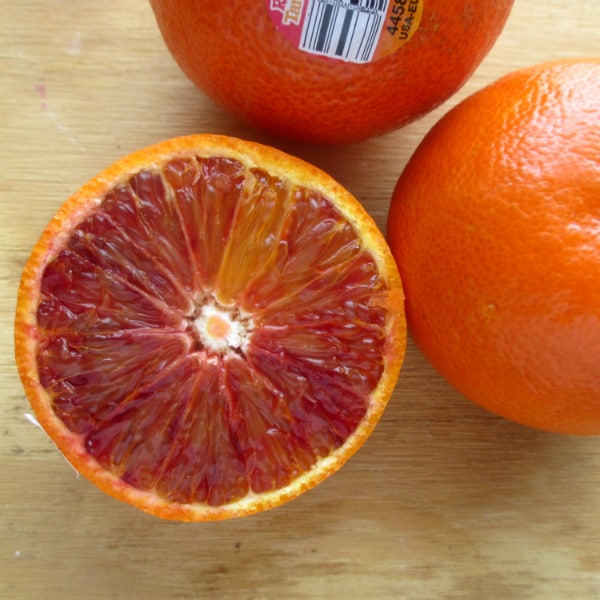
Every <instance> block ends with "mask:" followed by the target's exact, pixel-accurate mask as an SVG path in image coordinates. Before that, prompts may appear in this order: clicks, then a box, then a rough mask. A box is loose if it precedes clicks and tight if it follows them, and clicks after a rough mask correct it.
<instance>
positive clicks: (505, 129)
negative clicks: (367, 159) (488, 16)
mask: <svg viewBox="0 0 600 600" xmlns="http://www.w3.org/2000/svg"><path fill="white" fill-rule="evenodd" d="M388 240H389V242H390V245H391V248H392V252H393V254H394V255H395V257H396V259H397V261H398V263H399V267H400V273H401V277H402V280H403V282H404V286H405V292H406V295H407V312H408V316H407V319H408V323H409V330H410V331H411V333H412V336H413V337H414V339H415V340H416V342H417V344H418V345H419V347H420V348H421V350H422V351H423V353H424V354H425V355H426V356H427V357H428V358H429V360H430V361H431V362H432V364H433V365H434V366H435V367H436V368H437V369H438V370H439V371H440V372H441V373H442V375H444V376H445V377H446V378H447V379H448V380H449V381H450V383H451V384H453V385H454V386H455V387H456V388H457V389H458V390H459V391H461V392H462V393H463V394H464V395H465V396H467V397H468V398H470V399H471V400H473V401H474V402H476V403H478V404H480V405H482V406H484V407H485V408H487V409H489V410H491V411H493V412H495V413H497V414H499V415H502V416H504V417H507V418H509V419H512V420H514V421H517V422H519V423H522V424H525V425H529V426H532V427H536V428H539V429H544V430H548V431H553V432H561V433H572V434H600V59H599V58H592V59H589V60H588V59H581V60H563V61H555V62H551V63H546V64H543V65H538V66H534V67H532V68H529V69H525V70H521V71H518V72H515V73H513V74H509V75H508V76H506V77H504V78H502V79H501V80H499V81H498V82H496V83H495V84H493V85H491V86H490V87H488V88H486V89H484V90H482V91H480V92H478V93H477V94H475V95H473V96H472V97H470V98H468V99H467V100H466V101H464V102H463V103H462V104H460V105H459V106H458V107H457V108H456V109H455V110H452V111H451V112H450V113H448V114H447V115H446V116H445V117H444V118H442V120H441V121H440V122H439V123H438V124H437V125H436V126H435V127H434V128H433V129H432V130H431V132H430V133H429V134H428V136H426V138H425V139H424V141H423V142H422V145H421V146H420V147H419V148H418V149H417V151H416V152H415V154H414V155H413V157H412V158H411V160H410V161H409V164H408V165H407V167H406V169H405V171H404V172H403V174H402V175H401V177H400V179H399V181H398V183H397V187H396V189H395V191H394V195H393V200H392V204H391V209H390V214H389V223H388Z"/></svg>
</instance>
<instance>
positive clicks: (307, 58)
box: [150, 0, 513, 143]
mask: <svg viewBox="0 0 600 600" xmlns="http://www.w3.org/2000/svg"><path fill="white" fill-rule="evenodd" d="M150 4H151V6H152V8H153V10H154V14H155V16H156V20H157V23H158V26H159V28H160V31H161V32H162V35H163V37H164V40H165V42H166V44H167V47H168V48H169V50H170V52H171V53H172V55H173V57H174V58H175V60H176V61H177V63H178V64H179V66H180V67H181V68H182V70H183V71H184V72H185V73H186V74H187V76H188V77H189V78H190V79H191V80H192V81H193V82H194V83H195V84H196V85H197V86H198V87H199V88H200V89H202V90H203V91H204V92H205V93H206V94H207V95H208V96H210V97H211V98H213V99H214V100H215V101H216V102H217V103H219V104H220V105H222V106H223V107H224V108H225V109H226V110H228V111H229V112H231V113H233V114H234V115H236V116H237V117H238V118H240V119H241V120H243V121H245V122H247V123H249V124H251V125H253V126H255V127H257V128H261V129H263V130H266V131H269V132H271V133H274V134H277V135H281V136H285V137H289V138H295V139H298V140H303V141H309V142H326V143H340V142H350V141H356V140H362V139H365V138H367V137H370V136H373V135H377V134H382V133H384V132H386V131H389V130H392V129H394V128H397V127H399V126H401V125H404V124H406V123H408V122H409V121H411V120H413V119H415V118H417V117H419V116H420V115H423V114H424V113H426V112H428V111H430V110H431V109H433V108H434V107H435V106H437V105H439V104H440V103H441V102H443V101H444V100H446V99H447V98H448V97H449V96H450V95H451V94H453V93H454V92H455V91H456V90H457V89H458V88H459V87H460V86H462V84H463V83H464V82H465V81H466V80H467V79H468V77H469V76H470V75H471V74H472V72H473V71H474V69H475V67H476V66H477V65H478V64H479V63H480V62H481V60H482V59H483V58H484V56H485V55H486V54H487V53H488V51H489V50H490V48H491V47H492V44H493V43H494V42H495V40H496V39H497V37H498V35H499V34H500V32H501V31H502V28H503V26H504V24H505V22H506V19H507V18H508V15H509V13H510V9H511V7H512V4H513V0H378V1H377V2H370V3H368V4H369V6H366V4H367V3H366V2H355V1H350V0H336V1H333V0H254V1H253V2H248V1H247V0H227V1H226V2H225V1H223V0H218V1H216V0H178V1H177V2H171V1H170V0H150Z"/></svg>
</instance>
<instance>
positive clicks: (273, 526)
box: [0, 0, 600, 600]
mask: <svg viewBox="0 0 600 600" xmlns="http://www.w3.org/2000/svg"><path fill="white" fill-rule="evenodd" d="M255 1H259V0H255ZM0 14H1V15H2V17H1V20H0V21H1V22H0V32H1V38H0V48H1V49H0V66H1V76H0V131H1V133H2V143H1V144H0V160H1V167H2V170H1V172H2V177H1V180H0V190H1V202H0V227H1V228H2V233H1V235H0V253H1V261H0V265H1V267H0V268H1V271H0V282H1V285H0V302H1V303H2V311H1V313H0V319H1V320H0V327H1V331H2V339H3V340H4V346H5V351H4V352H3V353H2V355H1V358H0V388H1V389H2V390H3V400H2V403H1V405H0V478H1V479H0V527H1V532H2V534H1V536H0V598H2V599H7V600H8V599H10V600H12V599H17V600H21V599H22V600H30V599H37V598H41V599H45V600H54V599H57V600H64V599H69V598H86V599H87V600H91V599H96V598H98V599H121V598H122V599H137V598H145V599H148V600H152V599H155V598H156V599H158V598H161V599H164V598H178V599H179V598H184V599H187V598H190V599H192V598H194V599H198V598H226V599H229V598H233V599H237V598H239V599H265V598H274V599H281V598H285V599H305V598H335V599H337V598H361V599H362V598H406V599H414V600H429V599H456V600H463V599H476V600H479V599H481V600H488V599H493V600H497V599H505V598H506V599H507V600H508V599H510V600H518V599H531V600H547V599H573V600H581V599H589V600H594V599H598V598H600V439H599V438H576V437H567V436H557V435H551V434H547V433H541V432H536V431H533V430H530V429H527V428H524V427H520V426H518V425H515V424H512V423H509V422H507V421H504V420H502V419H500V418H498V417H495V416H493V415H490V414H488V413H486V412H485V411H483V410H482V409H480V408H478V407H476V406H474V405H472V404H471V403H469V402H468V401H467V400H465V399H464V398H462V397H461V396H460V395H459V394H457V393H456V392H454V391H453V390H452V389H451V388H450V387H449V386H448V385H447V384H446V383H445V382H444V381H443V380H442V379H441V378H440V377H439V376H438V375H437V374H436V373H435V372H434V371H433V370H432V369H431V368H430V367H429V365H428V364H427V362H426V361H425V360H424V359H423V357H422V356H421V355H420V354H419V352H418V350H417V349H416V348H415V347H414V345H412V344H410V345H409V349H408V356H407V360H406V363H405V367H404V370H403V373H402V377H401V379H400V382H399V384H398V387H397V389H396V391H395V394H394V397H393V400H392V402H391V404H390V405H389V408H388V410H387V411H386V413H385V415H384V417H383V420H382V422H381V423H380V426H379V427H378V428H377V430H376V432H375V434H374V435H373V436H372V438H371V439H370V440H369V442H368V443H367V444H366V445H365V446H364V448H363V449H362V450H361V451H360V452H359V453H358V454H357V455H356V456H355V457H354V458H353V459H352V460H351V461H350V463H349V464H348V465H347V466H346V467H344V468H343V469H342V470H341V471H340V472H339V473H338V474H336V476H334V477H333V478H331V479H329V480H328V481H326V482H325V483H324V484H322V485H321V486H319V487H318V488H316V489H315V490H313V491H311V492H309V493H308V494H306V495H304V496H303V497H301V498H299V499H297V500H295V501H294V502H291V503H289V504H288V505H286V506H283V507H281V508H279V509H276V510H273V511H270V512H268V513H265V514H262V515H258V516H256V517H251V518H248V519H245V520H237V521H230V522H223V523H212V524H196V525H183V524H177V523H169V522H163V521H160V520H158V519H155V518H153V517H150V516H146V515H144V514H142V513H140V512H138V511H136V510H135V509H133V508H131V507H129V506H127V505H124V504H121V503H119V502H117V501H115V500H112V499H111V498H109V497H107V496H105V495H104V494H103V493H101V492H100V491H98V490H97V489H96V488H95V487H94V486H93V485H91V484H89V483H88V482H87V481H85V480H83V479H80V478H78V477H77V476H76V474H75V473H74V471H73V470H72V469H71V468H70V466H69V465H68V464H67V463H66V462H65V460H64V459H63V458H62V457H61V456H60V454H59V453H58V452H57V450H56V449H55V448H54V447H53V445H52V444H51V443H50V442H49V440H48V439H46V437H45V436H44V434H43V433H42V432H41V430H39V429H38V428H36V427H35V426H34V425H32V424H31V423H30V422H29V421H28V420H27V418H26V415H27V413H28V412H29V407H28V404H27V401H26V399H25V397H24V394H23V391H22V388H21V385H20V382H19V380H18V376H17V374H16V370H15V367H14V359H13V346H12V320H13V314H14V308H15V295H16V289H17V285H18V281H19V277H20V273H21V269H22V267H23V264H24V262H25V260H26V258H27V256H28V254H29V251H30V249H31V248H32V246H33V244H34V242H35V241H36V239H37V237H38V235H39V234H40V232H41V230H42V228H43V227H44V225H45V224H46V222H47V221H48V220H49V219H50V217H51V216H52V215H53V214H54V212H55V211H56V209H57V208H58V207H59V205H60V204H61V203H62V201H63V200H64V199H66V198H67V196H69V195H70V194H71V193H72V192H73V191H75V190H76V189H77V188H78V187H79V186H80V185H81V184H82V183H84V182H85V181H87V180H88V179H89V178H90V177H91V176H93V175H95V174H96V173H97V172H98V171H99V170H100V169H102V168H103V167H105V166H107V165H108V164H110V163H111V162H113V161H114V160H115V159H117V158H118V157H120V156H122V155H124V154H126V153H128V152H130V151H132V150H134V149H137V148H139V147H142V146H145V145H148V144H150V143H153V142H156V141H158V140H160V139H163V138H168V137H172V136H175V135H180V134H186V133H192V132H200V131H212V132H220V133H226V134H231V135H237V136H241V137H247V138H252V139H256V140H259V141H263V142H268V143H274V144H276V145H279V146H280V147H282V148H283V149H284V150H287V151H289V152H291V153H294V154H297V155H299V156H302V157H303V158H305V159H307V160H309V161H311V162H313V163H315V164H317V165H318V166H320V167H321V168H323V169H325V170H326V171H328V172H330V173H331V174H332V175H333V176H334V177H336V178H337V179H338V180H339V181H340V182H342V183H343V184H344V185H345V186H347V187H348V188H349V189H350V190H351V191H352V192H353V193H354V194H355V195H356V196H357V197H358V198H359V199H360V200H361V201H362V202H363V203H364V204H365V206H366V207H367V209H368V210H369V211H370V212H371V213H372V214H373V216H374V217H375V219H376V220H377V222H378V224H379V225H380V227H381V228H382V229H383V228H384V225H385V219H386V215H387V207H388V201H389V197H390V195H391V192H392V188H393V185H394V183H395V181H396V178H397V176H398V175H399V173H400V172H401V170H402V168H403V166H404V164H405V163H406V161H407V160H408V157H409V156H410V154H411V153H412V151H413V150H414V148H415V147H416V145H417V143H418V142H419V141H420V139H421V138H422V137H423V135H424V134H425V132H426V131H427V130H428V129H429V128H430V127H431V126H432V124H433V123H434V122H435V121H437V119H439V118H440V116H441V115H442V114H443V113H445V112H446V111H447V110H448V108H449V107H450V106H452V105H454V104H455V103H456V102H457V101H458V100H460V99H461V98H463V97H465V96H466V95H467V94H469V93H471V92H473V91H475V90H476V89H479V88H480V87H481V86H483V85H484V84H486V83H488V82H490V81H492V80H494V79H496V78H497V77H499V76H500V75H502V74H504V73H506V72H508V71H510V70H513V69H515V68H518V67H521V66H525V65H529V64H533V63H535V62H540V61H542V60H546V59H550V58H556V57H561V56H577V55H600V36H599V34H598V30H599V29H600V2H598V0H571V1H570V2H564V1H560V0H547V1H546V2H539V1H537V0H516V2H515V7H514V10H513V13H512V15H511V17H510V20H509V22H508V24H507V27H506V29H505V31H504V32H503V34H502V36H501V38H500V39H499V40H498V42H497V44H496V45H495V47H494V49H493V50H492V52H491V53H490V54H489V55H488V57H487V58H486V59H485V61H484V62H483V63H482V65H481V66H480V67H479V69H478V70H477V71H476V73H475V74H474V76H473V77H472V78H471V79H470V81H469V82H468V83H467V85H466V86H465V87H464V88H463V89H462V90H461V91H460V92H459V93H458V94H457V95H456V96H454V97H453V98H452V99H451V100H450V101H448V102H447V103H446V104H444V105H443V106H441V107H440V108H439V109H437V110H435V111H434V112H433V113H431V114H429V115H427V116H426V117H425V118H423V119H421V120H420V121H418V122H417V123H414V124H412V125H410V126H408V127H406V128H404V129H403V130H400V131H397V132H394V133H391V134H388V135H386V136H384V137H381V138H379V139H374V140H370V141H367V142H364V143H361V144H354V145H350V146H345V147H340V148H335V149H331V148H318V147H309V146H302V145H298V144H293V143H287V142H285V143H284V142H276V141H274V140H271V139H269V138H268V137H267V136H265V135H262V134H259V133H257V132H256V131H253V130H251V129H249V128H246V127H244V126H242V125H240V124H239V123H237V122H236V121H235V120H234V119H232V118H231V117H229V116H228V115H226V114H224V113H223V112H221V110H219V109H218V108H217V107H215V106H214V105H213V104H212V103H211V102H210V101H208V100H207V99H206V98H205V97H204V96H203V95H202V94H201V93H200V92H198V91H197V90H196V89H195V88H194V87H193V86H192V85H191V84H190V83H189V82H188V81H187V80H186V79H185V77H184V76H183V75H182V74H181V72H180V71H179V69H178V68H177V67H176V65H175V63H174V62H173V60H172V59H171V57H170V56H169V55H168V53H167V51H166V49H165V47H164V45H163V42H162V39H161V38H160V36H159V33H158V30H157V28H156V25H155V23H154V20H153V17H152V14H151V11H150V8H149V6H148V4H147V3H146V2H144V1H141V2H140V1H137V2H136V1H134V0H105V1H104V2H95V1H92V0H78V1H75V0H70V1H67V0H17V1H15V0H12V1H9V0H0Z"/></svg>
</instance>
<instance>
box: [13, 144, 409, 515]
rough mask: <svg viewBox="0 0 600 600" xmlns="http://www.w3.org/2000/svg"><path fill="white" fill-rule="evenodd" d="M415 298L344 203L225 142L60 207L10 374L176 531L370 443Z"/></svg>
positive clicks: (134, 162) (153, 161)
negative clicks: (176, 524) (409, 299)
mask: <svg viewBox="0 0 600 600" xmlns="http://www.w3.org/2000/svg"><path fill="white" fill-rule="evenodd" d="M405 342H406V328H405V318H404V297H403V293H402V286H401V282H400V278H399V275H398V271H397V269H396V265H395V262H394V260H393V258H392V256H391V254H390V252H389V249H388V247H387V244H386V242H385V240H384V238H383V235H382V234H381V233H380V231H379V229H378V228H377V226H376V224H375V223H374V222H373V220H372V219H371V218H370V216H369V215H368V214H367V213H366V211H365V210H364V208H363V207H362V206H361V205H360V203H359V202H358V201H357V200H355V199H354V198H353V197H352V196H351V195H350V193H349V192H348V191H346V190H345V189H343V188H342V187H341V186H340V185H339V184H338V183H336V182H335V181H333V180H332V179H331V178H330V177H329V176H327V175H326V174H325V173H323V172H322V171H320V170H318V169H316V168H315V167H313V166H311V165H309V164H307V163H305V162H303V161H301V160H299V159H297V158H293V157H291V156H289V155H287V154H284V153H282V152H280V151H277V150H275V149H273V148H270V147H266V146H261V145H257V144H253V143H251V142H245V141H241V140H236V139H232V138H228V137H222V136H211V135H197V136H188V137H184V138H176V139H173V140H169V141H166V142H162V143H160V144H158V145H156V146H153V147H150V148H147V149H144V150H141V151H138V152H137V153H134V154H132V155H130V156H128V157H126V158H124V159H122V160H120V161H119V162H117V163H115V164H114V165H113V166H111V167H110V168H108V169H107V170H106V171H104V172H103V173H101V174H100V175H98V176H97V177H95V178H94V179H93V180H91V181H90V182H88V183H87V184H86V185H84V186H83V187H82V188H81V189H80V190H79V191H78V192H77V193H76V194H75V195H74V196H73V197H72V198H70V199H69V200H68V201H67V202H66V203H65V204H64V205H63V206H62V208H61V209H60V210H59V211H58V213H57V214H56V216H55V217H54V218H53V219H52V221H51V222H50V223H49V225H48V226H47V228H46V229H45V231H44V232H43V234H42V236H41V238H40V240H39V241H38V243H37V245H36V246H35V248H34V250H33V252H32V254H31V257H30V258H29V261H28V262H27V264H26V266H25V269H24V272H23V277H22V281H21V285H20V289H19V294H18V305H17V313H16V321H15V346H16V360H17V365H18V368H19V372H20V375H21V378H22V381H23V384H24V387H25V390H26V393H27V395H28V397H29V399H30V402H31V404H32V407H33V409H34V412H35V414H36V416H37V418H38V420H39V422H40V424H41V425H42V427H43V428H44V429H45V430H46V432H47V433H48V434H49V436H50V437H51V439H52V440H53V441H54V442H55V443H56V445H57V446H58V447H59V448H60V450H61V451H62V452H63V453H64V454H65V456H66V457H67V458H68V460H69V461H70V462H71V463H72V464H73V465H74V466H75V468H76V469H77V470H78V471H80V472H81V473H82V474H83V475H85V476H86V477H88V478H89V479H90V480H92V481H93V482H94V483H95V484H97V485H98V486H99V487H100V488H101V489H103V490H104V491H106V492H107V493H109V494H111V495H113V496H115V497H117V498H119V499H121V500H124V501H127V502H129V503H131V504H133V505H135V506H137V507H138V508H140V509H143V510H145V511H148V512H150V513H153V514H155V515H158V516H160V517H163V518H169V519H179V520H187V521H199V520H212V519H223V518H228V517H234V516H241V515H246V514H250V513H254V512H257V511H260V510H264V509H267V508H271V507H274V506H277V505H279V504H281V503H282V502H284V501H286V500H289V499H291V498H294V497H296V496H298V495H299V494H300V493H302V492H304V491H306V490H308V489H310V488H311V487H313V486H314V485H316V484H317V483H319V482H320V481H322V480H323V479H324V478H325V477H327V476H328V475H330V474H331V473H333V472H335V471H336V470H337V469H339V468H340V467H341V466H342V465H343V464H344V463H345V462H346V460H347V459H348V458H349V457H350V456H351V455H352V454H353V453H354V452H355V451H356V450H357V449H358V448H359V447H360V446H361V445H362V444H363V442H364V441H365V440H366V439H367V437H368V436H369V435H370V433H371V432H372V430H373V428H374V427H375V425H376V423H377V421H378V420H379V418H380V416H381V414H382V411H383V410H384V408H385V405H386V403H387V401H388V399H389V397H390V395H391V393H392V390H393V388H394V386H395V383H396V380H397V377H398V374H399V371H400V367H401V364H402V361H403V358H404V349H405Z"/></svg>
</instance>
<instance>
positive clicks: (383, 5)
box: [300, 0, 389, 63]
mask: <svg viewBox="0 0 600 600" xmlns="http://www.w3.org/2000/svg"><path fill="white" fill-rule="evenodd" d="M388 5H389V0H313V1H312V2H311V3H310V5H309V7H308V10H307V14H306V19H305V20H304V27H303V30H302V36H301V39H300V48H301V49H302V50H305V51H306V52H311V53H313V54H322V55H325V56H329V57H332V58H339V59H342V60H346V61H350V62H357V63H365V62H369V61H370V60H371V59H372V58H373V54H374V53H375V50H376V48H377V43H378V41H379V37H380V35H381V31H382V29H383V26H384V23H385V18H386V14H387V9H388Z"/></svg>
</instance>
